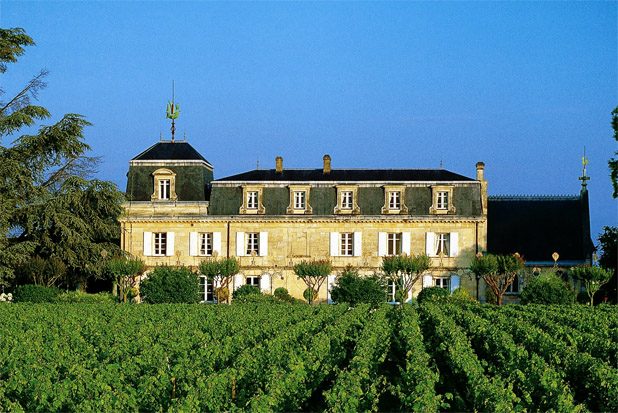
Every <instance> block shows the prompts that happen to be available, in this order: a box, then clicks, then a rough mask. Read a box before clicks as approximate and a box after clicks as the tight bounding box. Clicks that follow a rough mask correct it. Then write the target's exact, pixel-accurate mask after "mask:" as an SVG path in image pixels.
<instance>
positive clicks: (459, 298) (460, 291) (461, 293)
mask: <svg viewBox="0 0 618 413" xmlns="http://www.w3.org/2000/svg"><path fill="white" fill-rule="evenodd" d="M449 301H451V302H455V303H461V304H470V303H472V302H473V301H474V300H473V299H472V297H471V296H470V293H469V292H468V290H466V289H465V288H464V287H459V288H456V289H455V290H454V291H453V293H452V294H451V295H450V297H449Z"/></svg>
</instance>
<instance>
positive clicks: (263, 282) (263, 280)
mask: <svg viewBox="0 0 618 413" xmlns="http://www.w3.org/2000/svg"><path fill="white" fill-rule="evenodd" d="M260 290H262V292H263V293H265V294H270V275H269V274H264V275H262V276H261V277H260Z"/></svg>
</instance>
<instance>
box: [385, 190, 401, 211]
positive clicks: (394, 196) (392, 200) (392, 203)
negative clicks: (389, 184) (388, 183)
mask: <svg viewBox="0 0 618 413" xmlns="http://www.w3.org/2000/svg"><path fill="white" fill-rule="evenodd" d="M388 208H389V209H400V208H401V192H399V191H390V192H389V193H388Z"/></svg>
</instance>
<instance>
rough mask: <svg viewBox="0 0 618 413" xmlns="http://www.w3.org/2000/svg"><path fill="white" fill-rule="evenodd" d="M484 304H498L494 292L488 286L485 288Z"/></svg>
mask: <svg viewBox="0 0 618 413" xmlns="http://www.w3.org/2000/svg"><path fill="white" fill-rule="evenodd" d="M485 303H487V304H493V305H496V304H498V297H496V294H495V293H494V290H492V289H491V288H489V286H488V287H486V288H485Z"/></svg>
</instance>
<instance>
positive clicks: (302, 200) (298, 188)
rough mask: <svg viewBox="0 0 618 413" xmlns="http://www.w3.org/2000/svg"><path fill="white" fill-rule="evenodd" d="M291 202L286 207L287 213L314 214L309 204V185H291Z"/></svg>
mask: <svg viewBox="0 0 618 413" xmlns="http://www.w3.org/2000/svg"><path fill="white" fill-rule="evenodd" d="M289 188H290V204H289V205H288V207H287V209H286V213H287V214H299V215H301V214H302V215H306V214H312V213H313V208H311V205H309V193H310V192H309V191H310V190H311V187H310V186H309V185H290V186H289Z"/></svg>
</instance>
